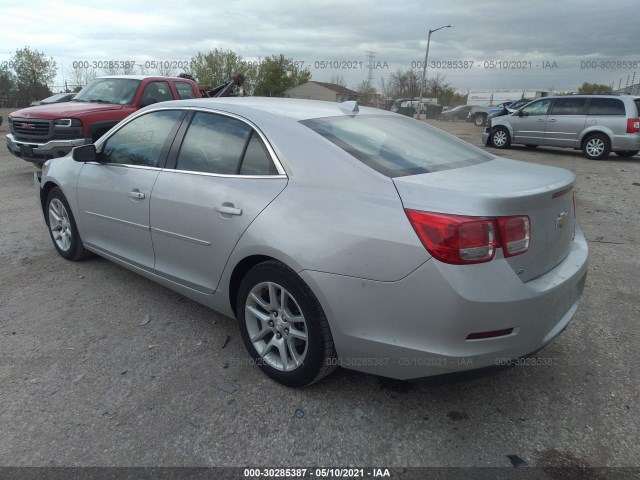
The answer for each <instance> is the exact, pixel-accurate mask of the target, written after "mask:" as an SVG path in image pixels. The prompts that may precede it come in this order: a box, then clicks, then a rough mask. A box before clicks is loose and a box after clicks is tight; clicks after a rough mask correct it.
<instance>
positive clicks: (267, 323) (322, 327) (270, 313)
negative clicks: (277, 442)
mask: <svg viewBox="0 0 640 480" xmlns="http://www.w3.org/2000/svg"><path fill="white" fill-rule="evenodd" d="M236 317H237V319H238V324H239V327H240V333H241V335H242V340H243V341H244V344H245V347H246V348H247V351H248V352H249V354H250V355H251V357H253V359H254V361H255V362H256V363H257V364H258V366H259V367H260V369H261V370H262V371H263V372H264V373H266V374H267V375H268V376H269V377H271V378H272V379H274V380H275V381H277V382H279V383H282V384H283V385H287V386H290V387H302V386H305V385H310V384H312V383H314V382H317V381H318V380H320V379H322V378H323V377H325V376H327V375H328V374H329V373H331V372H332V371H333V370H334V369H335V368H336V364H337V362H336V361H335V360H336V351H335V347H334V344H333V338H332V336H331V330H330V328H329V323H328V321H327V317H326V316H325V314H324V311H323V310H322V307H321V306H320V303H319V302H318V299H317V298H316V297H315V295H314V294H313V292H312V291H311V289H310V288H309V287H308V286H307V285H306V284H305V283H304V281H303V280H302V279H301V278H300V277H299V276H298V275H297V274H296V273H295V272H294V271H293V270H291V269H289V268H287V267H286V266H285V265H283V264H281V263H279V262H276V261H269V262H265V263H261V264H258V265H256V266H255V267H253V268H252V269H251V270H250V271H249V272H248V273H247V275H246V276H245V277H244V279H243V280H242V283H241V284H240V289H239V292H238V301H237V305H236Z"/></svg>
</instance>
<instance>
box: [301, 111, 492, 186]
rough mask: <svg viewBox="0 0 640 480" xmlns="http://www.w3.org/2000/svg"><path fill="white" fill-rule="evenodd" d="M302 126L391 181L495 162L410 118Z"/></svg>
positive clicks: (334, 119) (355, 119)
mask: <svg viewBox="0 0 640 480" xmlns="http://www.w3.org/2000/svg"><path fill="white" fill-rule="evenodd" d="M300 123H302V124H303V125H306V126H307V127H309V128H310V129H312V130H313V131H315V132H317V133H318V134H320V135H322V136H323V137H324V138H326V139H327V140H329V141H331V142H332V143H334V144H336V145H337V146H338V147H340V148H342V149H343V150H344V151H345V152H347V153H349V154H351V155H352V156H354V157H355V158H357V159H358V160H360V161H361V162H362V163H364V164H365V165H368V166H369V167H371V168H373V169H374V170H376V171H378V172H380V173H382V174H383V175H386V176H388V177H402V176H407V175H418V174H421V173H429V172H437V171H439V170H450V169H453V168H459V167H464V166H468V165H475V164H478V163H483V162H487V161H489V160H491V159H492V158H493V155H490V154H488V153H486V152H484V151H482V150H480V149H479V148H476V147H474V146H473V145H470V144H469V143H467V142H464V141H462V140H458V139H457V138H454V137H452V136H449V135H447V134H445V133H444V132H441V131H440V130H437V129H435V128H433V127H429V126H428V125H426V124H425V123H423V122H420V121H417V120H413V119H410V118H407V117H401V116H391V115H384V116H377V115H361V116H354V117H328V118H315V119H311V120H303V121H301V122H300Z"/></svg>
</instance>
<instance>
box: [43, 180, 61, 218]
mask: <svg viewBox="0 0 640 480" xmlns="http://www.w3.org/2000/svg"><path fill="white" fill-rule="evenodd" d="M56 187H58V188H60V186H59V185H58V184H57V183H55V182H53V181H51V180H47V182H46V183H45V184H44V185H42V187H41V188H40V208H41V210H42V214H43V215H46V203H47V197H48V196H49V192H50V191H51V190H53V189H54V188H56Z"/></svg>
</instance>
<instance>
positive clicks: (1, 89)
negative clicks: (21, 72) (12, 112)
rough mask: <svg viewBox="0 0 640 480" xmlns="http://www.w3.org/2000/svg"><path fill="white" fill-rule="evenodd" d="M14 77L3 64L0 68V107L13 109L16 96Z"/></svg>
mask: <svg viewBox="0 0 640 480" xmlns="http://www.w3.org/2000/svg"><path fill="white" fill-rule="evenodd" d="M16 86H17V83H16V76H15V75H14V74H13V72H12V71H11V70H9V67H8V66H7V65H5V64H3V65H2V66H0V107H1V108H5V107H10V106H11V107H13V106H15V104H14V101H15V100H14V99H15V95H16Z"/></svg>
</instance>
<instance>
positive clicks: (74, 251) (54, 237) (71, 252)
mask: <svg viewBox="0 0 640 480" xmlns="http://www.w3.org/2000/svg"><path fill="white" fill-rule="evenodd" d="M45 219H46V222H47V227H49V235H50V236H51V241H52V242H53V246H54V247H55V248H56V250H57V251H58V253H59V254H60V256H61V257H63V258H66V259H67V260H81V259H83V258H86V257H88V256H90V255H91V252H89V251H88V250H87V249H86V248H84V245H83V244H82V239H81V238H80V234H79V233H78V227H77V226H76V221H75V219H74V218H73V213H71V208H70V207H69V203H68V202H67V199H66V198H65V196H64V194H63V193H62V190H60V189H59V188H58V187H54V188H52V189H51V191H50V192H49V195H48V196H47V201H46V203H45Z"/></svg>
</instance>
